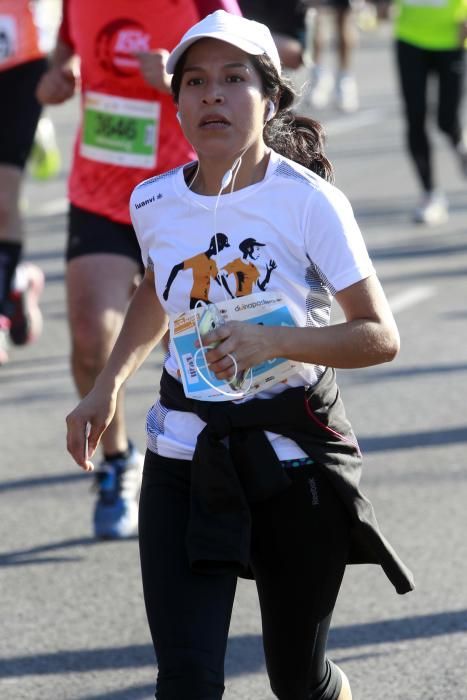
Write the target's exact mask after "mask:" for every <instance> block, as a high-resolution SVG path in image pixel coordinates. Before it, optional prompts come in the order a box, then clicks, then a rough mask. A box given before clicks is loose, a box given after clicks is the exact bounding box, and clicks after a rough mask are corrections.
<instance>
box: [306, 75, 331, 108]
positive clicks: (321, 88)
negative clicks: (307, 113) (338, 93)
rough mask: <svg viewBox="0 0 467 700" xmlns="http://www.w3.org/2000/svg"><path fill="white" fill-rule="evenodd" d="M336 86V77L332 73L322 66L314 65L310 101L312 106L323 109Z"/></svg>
mask: <svg viewBox="0 0 467 700" xmlns="http://www.w3.org/2000/svg"><path fill="white" fill-rule="evenodd" d="M333 87H334V78H333V77H332V75H331V73H330V72H329V71H327V70H326V69H325V68H323V67H322V66H313V68H312V69H311V80H310V92H309V96H308V98H309V101H310V104H311V106H312V107H316V108H317V109H322V108H324V107H326V105H327V104H328V102H329V99H330V97H331V94H332V90H333Z"/></svg>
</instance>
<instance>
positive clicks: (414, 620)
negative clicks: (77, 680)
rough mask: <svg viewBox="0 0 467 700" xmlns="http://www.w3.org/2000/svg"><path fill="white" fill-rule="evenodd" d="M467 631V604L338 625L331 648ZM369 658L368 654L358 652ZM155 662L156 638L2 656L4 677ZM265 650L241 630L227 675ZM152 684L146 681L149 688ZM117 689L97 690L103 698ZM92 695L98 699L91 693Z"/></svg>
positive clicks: (259, 665)
mask: <svg viewBox="0 0 467 700" xmlns="http://www.w3.org/2000/svg"><path fill="white" fill-rule="evenodd" d="M464 632H467V610H453V611H446V612H442V613H435V614H431V615H416V616H414V617H405V618H399V619H395V620H387V621H378V622H369V623H363V624H356V625H346V626H342V627H336V628H335V629H333V630H331V634H330V639H329V649H330V650H331V651H332V650H337V649H350V648H353V647H359V646H360V647H361V646H367V645H375V644H388V643H392V642H401V641H410V640H415V639H429V638H432V637H437V636H440V635H447V634H458V633H464ZM360 657H361V658H367V655H366V654H363V655H358V656H355V657H353V658H360ZM153 664H154V656H153V649H152V646H151V645H150V644H133V645H130V646H126V647H114V648H107V649H74V650H70V651H58V652H53V653H46V654H32V655H30V656H16V657H12V658H9V659H0V678H12V677H19V676H28V675H50V674H62V673H70V672H72V673H76V672H87V671H99V670H105V669H113V668H114V669H124V668H141V667H143V666H152V665H153ZM263 667H264V656H263V649H262V643H261V637H260V635H256V634H253V635H248V634H246V635H240V636H236V637H232V638H231V639H230V640H229V644H228V651H227V663H226V673H227V676H238V675H242V674H244V673H253V672H257V671H261V670H262V669H263ZM133 690H134V692H135V695H130V694H129V693H130V692H132V691H131V689H130V690H127V691H126V694H125V695H124V696H123V695H122V698H123V697H125V700H130V698H135V700H136V699H137V698H140V697H142V695H138V693H142V692H143V687H140V688H134V689H133ZM146 691H147V687H146V686H144V692H146ZM106 697H112V698H116V697H118V696H115V695H114V693H112V695H108V696H107V695H105V694H104V695H96V696H95V697H94V700H98V698H102V699H103V698H106ZM87 700H93V699H92V698H89V697H88V698H87Z"/></svg>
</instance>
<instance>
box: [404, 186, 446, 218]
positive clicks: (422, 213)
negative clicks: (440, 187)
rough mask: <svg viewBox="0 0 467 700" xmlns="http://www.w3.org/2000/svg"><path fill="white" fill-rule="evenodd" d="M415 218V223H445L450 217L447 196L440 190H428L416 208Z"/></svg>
mask: <svg viewBox="0 0 467 700" xmlns="http://www.w3.org/2000/svg"><path fill="white" fill-rule="evenodd" d="M413 218H414V221H415V223H417V224H426V225H427V226H438V225H439V224H444V223H445V222H446V221H447V220H448V218H449V214H448V203H447V200H446V197H445V196H444V195H443V194H441V193H440V192H428V193H427V194H426V195H425V197H424V199H423V200H422V202H421V204H420V206H418V207H417V208H416V209H415V212H414V217H413Z"/></svg>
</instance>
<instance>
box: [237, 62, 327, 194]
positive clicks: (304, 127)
mask: <svg viewBox="0 0 467 700" xmlns="http://www.w3.org/2000/svg"><path fill="white" fill-rule="evenodd" d="M251 60H252V62H253V64H254V65H255V67H256V69H257V71H258V73H259V75H260V76H261V80H262V82H263V89H264V92H265V95H266V97H270V98H271V99H272V100H274V101H275V103H276V104H277V107H278V109H277V112H276V115H275V116H274V117H273V118H272V119H271V120H270V121H268V122H267V123H266V125H265V128H264V141H265V143H266V144H267V145H268V146H270V147H271V148H273V149H274V150H275V151H277V153H280V154H281V155H283V156H284V157H285V158H289V159H290V160H293V161H295V162H296V163H299V164H300V165H303V166H304V167H305V168H308V169H309V170H311V171H312V172H314V173H317V175H320V177H322V178H324V179H325V180H327V181H328V182H333V180H334V169H333V167H332V165H331V163H330V161H329V160H328V159H327V157H326V155H325V153H324V140H325V134H324V129H323V127H322V126H321V124H320V123H319V122H317V121H315V120H314V119H311V118H309V117H305V116H301V115H297V114H294V112H292V110H291V106H292V104H293V102H294V100H295V97H296V95H295V93H294V92H293V90H292V89H291V87H290V86H289V85H288V84H287V83H286V82H285V81H284V80H283V79H282V78H281V77H280V76H279V75H278V73H277V71H276V69H275V68H274V66H273V64H272V62H271V61H270V60H269V58H268V57H267V56H265V55H262V56H251Z"/></svg>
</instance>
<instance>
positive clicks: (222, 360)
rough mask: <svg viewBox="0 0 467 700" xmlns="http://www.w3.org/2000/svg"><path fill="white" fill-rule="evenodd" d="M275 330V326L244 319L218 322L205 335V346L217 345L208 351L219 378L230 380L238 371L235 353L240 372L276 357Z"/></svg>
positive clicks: (210, 365) (208, 357)
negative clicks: (256, 323)
mask: <svg viewBox="0 0 467 700" xmlns="http://www.w3.org/2000/svg"><path fill="white" fill-rule="evenodd" d="M273 331H274V328H272V327H267V326H263V325H261V324H258V325H255V324H252V323H245V322H242V321H228V322H227V323H224V324H222V325H221V326H218V327H217V328H216V329H215V330H213V331H211V332H210V333H207V334H206V335H205V336H203V343H204V346H205V347H207V346H208V345H211V346H212V345H216V347H215V348H213V349H212V350H207V351H206V360H207V362H208V364H209V369H210V370H211V371H212V372H214V374H215V375H216V377H217V379H222V380H224V381H228V380H230V379H232V377H233V376H234V374H235V364H234V362H233V361H232V357H234V358H235V361H236V363H237V373H238V372H241V371H245V370H247V369H249V368H250V367H254V366H255V365H259V364H260V363H261V362H264V361H265V360H269V359H271V358H272V357H275V355H274V347H273V345H274V333H273Z"/></svg>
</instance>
